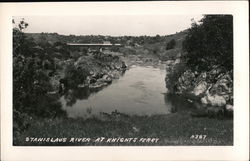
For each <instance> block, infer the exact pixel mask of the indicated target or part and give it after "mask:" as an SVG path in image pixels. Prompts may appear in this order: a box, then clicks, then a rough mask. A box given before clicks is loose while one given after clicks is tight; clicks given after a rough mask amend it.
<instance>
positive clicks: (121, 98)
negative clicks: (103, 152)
mask: <svg viewBox="0 0 250 161" xmlns="http://www.w3.org/2000/svg"><path fill="white" fill-rule="evenodd" d="M12 21H13V145H17V146H20V145H22V146H23V145H32V146H36V145H65V146H66V145H76V146H77V145H78V146H84V145H95V146H102V145H113V146H123V145H126V146H132V145H139V146H145V145H147V146H155V145H162V146H165V145H233V112H234V104H233V102H234V98H233V80H234V79H233V16H232V15H220V14H217V15H206V14H204V15H202V14H201V15H171V16H168V15H164V16H158V15H157V16H153V15H148V16H147V17H145V16H137V15H130V16H122V15H121V16H115V15H114V16H83V17H81V16H73V17H72V16H69V17H67V16H63V17H62V16H33V17H29V16H24V17H13V20H12Z"/></svg>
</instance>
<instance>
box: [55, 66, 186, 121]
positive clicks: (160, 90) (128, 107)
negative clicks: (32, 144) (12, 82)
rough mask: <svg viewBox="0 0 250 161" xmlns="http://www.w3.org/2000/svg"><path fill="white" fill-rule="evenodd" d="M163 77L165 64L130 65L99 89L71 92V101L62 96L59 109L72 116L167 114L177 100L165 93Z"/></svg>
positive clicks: (173, 107) (176, 103)
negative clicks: (123, 72) (117, 77)
mask: <svg viewBox="0 0 250 161" xmlns="http://www.w3.org/2000/svg"><path fill="white" fill-rule="evenodd" d="M165 77H166V68H165V66H164V64H161V66H157V67H153V66H139V65H133V66H131V67H130V68H129V69H128V70H127V71H126V72H125V74H124V75H123V76H121V77H120V78H119V79H117V80H114V81H113V82H112V84H111V85H109V86H107V87H106V88H104V89H102V90H100V91H98V92H92V93H90V92H88V91H84V89H80V90H81V91H77V92H76V91H74V93H75V95H76V97H78V98H74V99H73V100H74V101H72V102H71V103H69V102H68V101H67V97H65V96H63V97H61V99H60V100H61V103H62V108H63V109H64V110H65V111H66V112H67V115H68V117H71V118H77V117H89V116H93V115H95V116H98V115H99V114H100V113H102V112H105V113H112V112H114V111H115V112H120V113H124V114H128V115H157V114H169V113H171V112H175V111H176V109H177V107H175V106H176V105H177V106H178V103H180V100H178V98H176V97H173V96H172V97H171V96H168V95H167V94H166V92H167V89H166V85H165ZM79 95H81V96H80V97H79ZM174 101H177V102H174ZM184 103H185V106H187V104H186V103H187V102H182V103H181V104H182V105H183V104H184Z"/></svg>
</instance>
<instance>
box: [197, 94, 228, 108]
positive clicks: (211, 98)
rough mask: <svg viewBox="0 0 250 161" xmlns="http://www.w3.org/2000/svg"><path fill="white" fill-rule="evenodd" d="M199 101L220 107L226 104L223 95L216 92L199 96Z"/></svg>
mask: <svg viewBox="0 0 250 161" xmlns="http://www.w3.org/2000/svg"><path fill="white" fill-rule="evenodd" d="M201 103H203V104H209V105H212V106H219V107H221V106H225V105H226V100H225V98H224V97H223V96H219V95H218V94H215V95H210V94H207V95H206V96H204V97H203V98H201Z"/></svg>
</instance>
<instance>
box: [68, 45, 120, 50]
mask: <svg viewBox="0 0 250 161" xmlns="http://www.w3.org/2000/svg"><path fill="white" fill-rule="evenodd" d="M67 46H69V47H70V49H73V50H74V49H80V50H81V49H82V48H87V49H88V50H100V51H102V50H103V49H107V48H111V47H121V46H122V45H121V44H111V43H67Z"/></svg>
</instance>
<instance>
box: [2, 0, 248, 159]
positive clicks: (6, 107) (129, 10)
mask: <svg viewBox="0 0 250 161" xmlns="http://www.w3.org/2000/svg"><path fill="white" fill-rule="evenodd" d="M248 9H249V8H248V3H247V1H238V2H236V1H220V2H218V1H207V2H197V1H195V2H194V1H188V2H180V1H179V2H178V1H176V2H173V1H169V2H159V1H158V2H153V1H150V2H105V3H104V2H83V3H68V2H67V3H62V2H61V3H18V4H16V3H5V4H3V3H2V4H0V26H1V27H0V35H1V37H0V54H1V155H2V156H1V159H2V160H25V161H28V160H248V153H249V124H248V123H249V116H248V115H249V109H248V107H249V106H248V100H249V93H248V90H249V84H248V82H249V46H248V41H249V38H248V35H249V30H248V27H249V26H248ZM114 14H116V15H149V14H150V15H171V14H172V15H180V14H189V15H191V14H232V15H233V17H234V81H235V82H234V96H235V97H234V98H235V115H234V146H224V147H223V146H188V147H187V146H159V147H142V146H140V147H133V146H132V147H89V146H86V147H84V146H81V147H77V146H75V147H13V146H12V37H11V33H12V24H11V19H12V16H31V15H32V16H35V15H78V16H79V15H114Z"/></svg>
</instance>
